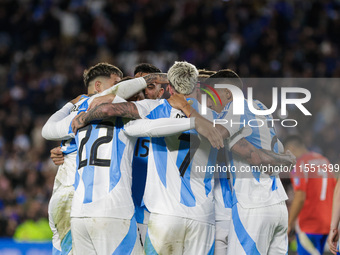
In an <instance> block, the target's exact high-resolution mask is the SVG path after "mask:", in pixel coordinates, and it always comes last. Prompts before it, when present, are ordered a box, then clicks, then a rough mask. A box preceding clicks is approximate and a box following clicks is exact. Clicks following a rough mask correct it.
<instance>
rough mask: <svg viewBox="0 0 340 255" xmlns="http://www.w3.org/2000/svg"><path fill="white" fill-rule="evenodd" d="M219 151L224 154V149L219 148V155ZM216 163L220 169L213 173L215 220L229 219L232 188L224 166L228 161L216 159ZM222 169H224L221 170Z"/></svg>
mask: <svg viewBox="0 0 340 255" xmlns="http://www.w3.org/2000/svg"><path fill="white" fill-rule="evenodd" d="M220 153H222V154H225V149H224V148H223V149H221V150H220V151H219V155H221V154H220ZM218 158H219V157H218ZM217 165H218V166H219V167H220V169H221V171H217V172H216V173H215V186H214V197H215V220H216V221H221V220H230V219H231V207H232V188H231V185H230V182H229V175H228V173H227V168H226V167H227V166H228V162H226V160H219V159H218V160H217ZM223 167H225V168H223ZM223 169H226V170H225V171H223Z"/></svg>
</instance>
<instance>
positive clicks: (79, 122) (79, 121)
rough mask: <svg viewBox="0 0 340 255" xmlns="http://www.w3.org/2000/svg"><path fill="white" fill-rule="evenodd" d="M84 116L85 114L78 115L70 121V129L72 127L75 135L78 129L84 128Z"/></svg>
mask: <svg viewBox="0 0 340 255" xmlns="http://www.w3.org/2000/svg"><path fill="white" fill-rule="evenodd" d="M84 115H85V112H82V113H79V114H78V115H77V116H76V117H74V119H73V120H72V123H71V127H72V132H73V133H74V134H76V133H77V131H78V129H80V128H82V127H84V126H85V122H84V118H83V117H84Z"/></svg>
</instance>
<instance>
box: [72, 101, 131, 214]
mask: <svg viewBox="0 0 340 255" xmlns="http://www.w3.org/2000/svg"><path fill="white" fill-rule="evenodd" d="M88 105H89V102H88V100H86V101H84V102H83V104H82V105H81V106H80V107H79V109H78V113H79V112H81V111H86V110H87V108H88ZM124 122H126V120H124V119H122V118H114V120H112V121H110V122H100V121H98V122H92V124H90V125H88V126H85V127H83V128H81V129H79V130H78V132H77V134H76V138H75V139H76V144H77V148H78V156H77V170H78V171H77V173H76V177H75V183H74V187H75V193H74V198H73V203H72V210H71V217H114V218H121V219H131V217H132V216H133V214H134V205H133V201H132V197H131V178H132V176H131V162H132V157H133V151H134V147H135V142H136V140H137V138H135V137H129V136H127V135H126V134H125V133H124V132H123V130H124Z"/></svg>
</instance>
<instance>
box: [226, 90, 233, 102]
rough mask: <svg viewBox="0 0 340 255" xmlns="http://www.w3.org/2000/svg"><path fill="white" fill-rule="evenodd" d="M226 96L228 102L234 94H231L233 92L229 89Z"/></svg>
mask: <svg viewBox="0 0 340 255" xmlns="http://www.w3.org/2000/svg"><path fill="white" fill-rule="evenodd" d="M225 95H226V97H227V99H228V100H230V99H232V98H233V94H232V93H231V91H230V90H229V89H225Z"/></svg>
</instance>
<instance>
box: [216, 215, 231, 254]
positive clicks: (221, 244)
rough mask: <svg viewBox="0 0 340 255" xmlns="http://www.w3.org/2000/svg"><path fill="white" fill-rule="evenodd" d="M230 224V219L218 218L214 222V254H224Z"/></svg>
mask: <svg viewBox="0 0 340 255" xmlns="http://www.w3.org/2000/svg"><path fill="white" fill-rule="evenodd" d="M230 225H231V219H230V220H219V221H216V222H215V228H216V233H215V235H216V237H215V252H214V254H215V255H226V254H227V248H228V236H229V229H230Z"/></svg>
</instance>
